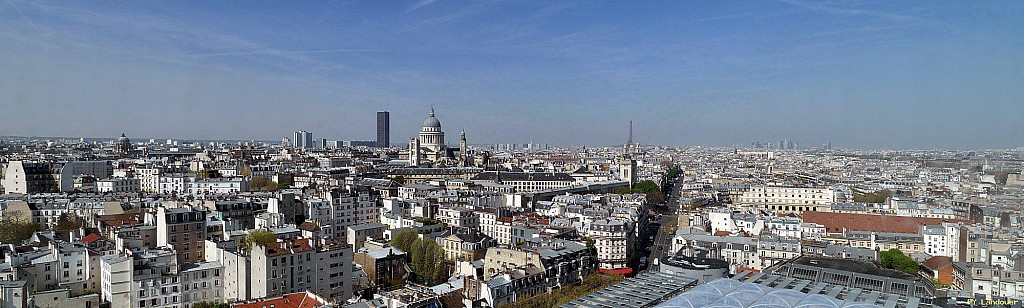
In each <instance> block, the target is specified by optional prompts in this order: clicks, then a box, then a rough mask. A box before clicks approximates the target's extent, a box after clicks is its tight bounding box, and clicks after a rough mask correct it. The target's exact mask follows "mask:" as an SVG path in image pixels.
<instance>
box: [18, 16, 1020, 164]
mask: <svg viewBox="0 0 1024 308" xmlns="http://www.w3.org/2000/svg"><path fill="white" fill-rule="evenodd" d="M0 39H2V40H3V41H4V44H0V55H2V56H0V107H3V109H2V112H0V123H3V125H0V135H11V136H68V137H70V138H74V137H73V136H74V135H76V134H77V135H81V136H85V137H94V138H103V136H109V137H110V138H113V137H116V136H119V135H120V134H121V133H122V132H124V133H126V134H127V135H128V136H129V137H130V138H133V140H136V141H139V139H135V138H142V137H132V136H163V137H159V138H158V139H167V138H172V139H184V140H253V139H257V140H268V141H279V140H280V139H281V138H283V137H290V136H291V132H293V131H297V130H306V131H310V132H312V133H313V135H314V138H315V139H317V140H319V139H321V138H327V139H329V140H373V139H374V138H375V120H376V117H375V112H376V111H379V110H388V111H390V112H391V124H392V125H391V140H392V143H393V144H402V143H403V142H404V141H406V140H408V139H409V138H410V137H413V136H415V135H416V133H417V132H418V131H419V129H420V125H421V124H422V123H423V119H424V118H425V117H426V115H427V108H428V107H429V106H431V105H433V106H434V108H435V110H436V112H437V117H438V119H439V120H440V121H441V124H442V127H443V129H444V131H445V132H446V135H447V137H446V138H447V139H448V140H447V141H448V143H452V142H454V141H456V140H457V138H458V135H459V132H460V131H461V130H463V129H465V131H466V133H467V137H468V139H469V142H470V143H471V144H495V143H502V144H506V143H517V144H522V143H530V142H532V143H535V144H550V145H584V144H587V145H600V144H604V145H616V144H622V143H623V142H625V140H626V137H627V129H628V121H630V120H632V121H633V123H634V131H635V132H634V135H635V140H636V141H637V142H639V143H641V144H645V145H669V146H672V145H681V146H687V145H702V146H733V145H739V146H748V145H749V144H750V142H754V141H758V142H765V141H771V142H778V141H780V140H782V139H789V140H793V141H797V142H799V143H800V144H801V147H803V148H809V147H814V146H820V145H821V144H824V143H826V142H831V143H832V144H833V145H834V146H836V147H844V148H865V149H869V148H891V149H984V148H1003V149H1005V148H1018V147H1021V146H1024V120H1022V115H1024V99H1022V98H1024V87H1022V86H1021V84H1022V81H1024V2H1019V1H997V2H984V3H976V2H959V1H938V2H922V3H918V2H911V3H890V2H859V1H857V2H824V3H823V2H813V1H789V0H786V1H771V2H762V1H752V2H734V3H729V5H726V4H723V3H705V2H690V1H685V2H668V3H646V2H640V3H617V2H612V3H591V2H554V3H546V2H533V1H523V2H519V1H480V2H465V3H463V2H447V1H432V0H425V1H417V2H345V3H337V2H330V3H320V2H299V3H293V2H288V3H273V2H261V3H246V4H244V5H243V4H238V3H221V2H212V3H207V2H196V3H192V2H142V3H136V2H120V1H103V2H45V1H44V2H34V1H33V2H29V1H17V0H0ZM146 138H147V139H148V138H151V137H146Z"/></svg>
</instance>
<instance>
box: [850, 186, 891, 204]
mask: <svg viewBox="0 0 1024 308" xmlns="http://www.w3.org/2000/svg"><path fill="white" fill-rule="evenodd" d="M892 195H893V193H892V191H891V190H888V189H883V190H879V191H876V192H873V193H859V192H854V193H853V201H854V202H861V203H885V202H886V201H888V200H889V198H891V197H892Z"/></svg>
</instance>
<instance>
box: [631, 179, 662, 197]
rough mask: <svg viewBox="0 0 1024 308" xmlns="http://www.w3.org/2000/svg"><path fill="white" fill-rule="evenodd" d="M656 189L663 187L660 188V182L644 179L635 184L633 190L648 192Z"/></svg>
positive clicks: (659, 189)
mask: <svg viewBox="0 0 1024 308" xmlns="http://www.w3.org/2000/svg"><path fill="white" fill-rule="evenodd" d="M655 191H661V188H658V183H655V182H654V181H651V180H643V181H640V182H637V183H636V184H635V185H633V192H637V193H645V194H647V193H651V192H655Z"/></svg>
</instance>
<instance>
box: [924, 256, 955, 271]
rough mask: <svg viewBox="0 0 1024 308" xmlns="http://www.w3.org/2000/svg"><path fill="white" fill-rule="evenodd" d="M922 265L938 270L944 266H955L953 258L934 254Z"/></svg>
mask: <svg viewBox="0 0 1024 308" xmlns="http://www.w3.org/2000/svg"><path fill="white" fill-rule="evenodd" d="M921 265H922V266H924V267H927V268H930V269H932V270H938V269H941V268H943V267H947V266H953V259H952V258H950V257H946V256H934V257H931V258H929V259H928V260H925V261H924V263H921Z"/></svg>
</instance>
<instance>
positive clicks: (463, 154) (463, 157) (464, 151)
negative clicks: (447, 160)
mask: <svg viewBox="0 0 1024 308" xmlns="http://www.w3.org/2000/svg"><path fill="white" fill-rule="evenodd" d="M459 161H460V163H461V164H462V166H463V167H469V166H470V165H471V163H470V161H469V145H468V144H467V142H466V130H465V129H463V130H462V136H460V137H459Z"/></svg>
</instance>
